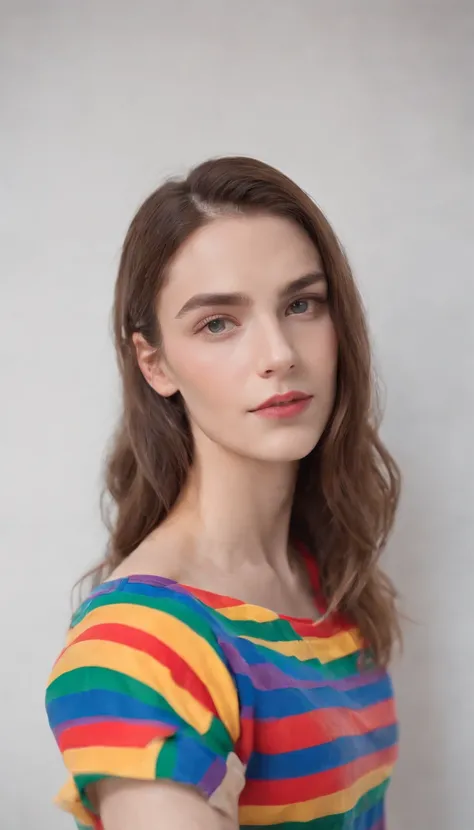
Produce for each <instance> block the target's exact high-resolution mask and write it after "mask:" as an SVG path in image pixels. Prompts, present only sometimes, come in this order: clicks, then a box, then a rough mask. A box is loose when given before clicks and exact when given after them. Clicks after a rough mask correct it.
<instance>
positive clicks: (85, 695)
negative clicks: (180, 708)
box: [47, 689, 182, 729]
mask: <svg viewBox="0 0 474 830" xmlns="http://www.w3.org/2000/svg"><path fill="white" fill-rule="evenodd" d="M47 713H48V719H49V723H50V726H51V729H55V728H56V727H57V726H60V724H61V723H63V722H64V721H73V720H76V719H78V718H92V717H95V718H97V717H113V718H125V719H127V720H148V721H159V722H161V723H169V724H171V725H172V726H174V725H179V724H180V723H182V720H181V719H180V718H179V717H178V715H174V714H173V713H172V712H169V711H167V710H166V709H161V708H159V707H158V706H156V707H155V706H150V705H149V704H148V703H142V702H141V701H140V700H136V699H135V698H132V697H130V696H129V695H127V694H121V693H119V692H111V691H107V690H104V689H89V690H87V691H84V692H77V693H76V694H71V695H65V696H64V697H58V698H55V699H54V700H51V701H50V703H49V704H48V706H47Z"/></svg>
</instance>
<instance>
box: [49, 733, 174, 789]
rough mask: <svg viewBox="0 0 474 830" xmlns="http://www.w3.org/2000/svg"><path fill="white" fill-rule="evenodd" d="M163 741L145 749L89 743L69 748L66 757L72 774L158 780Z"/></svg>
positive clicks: (64, 756)
mask: <svg viewBox="0 0 474 830" xmlns="http://www.w3.org/2000/svg"><path fill="white" fill-rule="evenodd" d="M163 743H164V742H163V741H162V740H156V741H152V742H151V743H149V744H148V746H145V747H141V748H137V747H117V746H89V747H87V748H85V749H66V750H65V752H64V753H63V758H64V763H65V764H66V767H67V768H68V770H69V772H71V773H72V775H87V774H89V773H91V774H93V775H114V776H117V777H119V778H136V779H140V780H142V781H154V780H155V778H156V761H157V758H158V755H159V753H160V750H161V747H162V746H163Z"/></svg>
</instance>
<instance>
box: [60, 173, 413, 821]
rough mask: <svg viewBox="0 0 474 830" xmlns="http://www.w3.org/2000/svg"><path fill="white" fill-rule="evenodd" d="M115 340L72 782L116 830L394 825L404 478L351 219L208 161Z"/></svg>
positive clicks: (145, 249) (149, 260)
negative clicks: (391, 801) (114, 417)
mask: <svg viewBox="0 0 474 830" xmlns="http://www.w3.org/2000/svg"><path fill="white" fill-rule="evenodd" d="M115 338H116V346H117V353H118V360H119V366H120V371H121V377H122V381H123V418H122V420H121V423H120V427H119V429H118V432H117V434H116V436H115V441H114V444H113V447H112V451H111V455H110V458H109V462H108V470H107V489H108V492H109V494H110V496H111V503H112V506H113V508H114V510H113V512H112V514H111V515H112V518H111V523H110V546H109V552H108V556H107V559H106V561H105V562H104V565H103V567H102V568H101V570H100V573H99V575H98V577H97V580H96V582H97V586H98V587H96V588H95V590H93V591H92V593H91V594H90V595H89V597H88V599H87V600H86V601H85V602H84V603H83V604H82V605H81V607H80V608H79V609H78V611H77V612H76V614H75V615H74V617H73V620H72V623H71V627H70V631H69V636H68V642H67V645H66V648H65V649H64V651H63V652H62V653H61V655H60V657H59V658H58V660H57V662H56V665H55V667H54V669H53V673H52V676H51V679H50V683H49V688H48V693H47V707H48V716H49V720H50V724H51V727H52V729H53V731H54V734H55V737H56V739H57V742H58V744H59V747H60V750H61V752H62V753H63V756H64V761H65V764H66V766H67V768H68V770H69V772H70V781H69V784H67V785H66V787H65V788H64V789H63V791H62V792H61V795H60V797H59V801H60V803H61V804H62V806H63V807H64V808H65V809H67V810H69V811H70V812H72V813H73V814H74V816H75V817H76V819H77V822H78V825H79V826H80V827H82V826H84V827H93V828H104V830H155V828H156V830H161V828H166V829H167V830H168V828H170V829H171V830H181V828H183V829H184V828H185V830H191V828H195V830H235V828H237V827H239V826H240V827H246V828H249V827H253V828H257V827H258V828H261V827H279V828H280V829H281V830H283V828H284V830H290V829H291V830H296V828H301V830H303V828H305V830H307V829H308V828H317V829H318V830H329V829H330V830H341V829H342V828H345V830H348V828H353V829H354V830H355V828H357V830H375V828H377V830H380V828H382V827H383V826H384V794H385V791H386V788H387V784H388V781H389V778H390V774H391V770H392V767H393V764H394V761H395V756H396V743H397V727H396V719H395V712H394V704H393V697H392V688H391V684H390V680H389V677H388V675H387V672H386V667H387V664H388V661H389V658H390V655H391V652H392V647H393V645H394V642H395V640H396V639H397V636H398V622H397V613H396V608H395V598H394V597H395V595H394V591H393V589H392V586H391V584H390V582H389V580H388V579H387V578H386V577H384V576H383V575H382V574H381V572H380V571H379V568H378V564H377V563H378V559H379V555H380V552H381V551H382V549H383V547H384V544H385V542H386V539H387V535H388V533H389V531H390V529H391V526H392V523H393V519H394V515H395V510H396V505H397V500H398V490H399V476H398V471H397V467H396V465H395V463H394V461H393V460H392V458H391V456H390V455H389V453H388V452H387V450H386V449H385V448H384V446H383V444H382V443H381V441H380V439H379V438H378V435H377V423H376V420H375V415H374V412H373V390H372V382H371V363H370V350H369V343H368V337H367V332H366V326H365V322H364V316H363V312H362V307H361V302H360V299H359V296H358V293H357V290H356V287H355V285H354V282H353V279H352V276H351V273H350V269H349V266H348V263H347V261H346V259H345V257H344V254H343V252H342V251H341V248H340V247H339V245H338V242H337V240H336V237H335V235H334V233H333V231H332V230H331V228H330V226H329V225H328V223H327V221H326V219H325V218H324V216H323V215H322V214H321V212H320V211H319V209H318V208H317V207H316V206H315V205H314V204H313V202H312V201H311V200H310V198H309V197H308V196H307V195H306V194H305V193H303V192H302V191H301V190H300V189H299V188H298V187H297V186H296V185H295V184H294V183H293V182H291V181H290V180H289V179H287V178H286V177H285V176H284V175H283V174H282V173H280V172H278V171H277V170H274V169H272V168H271V167H269V166H267V165H265V164H262V163H261V162H258V161H254V160H252V159H247V158H221V159H217V160H213V161H208V162H206V163H204V164H202V165H200V166H199V167H197V168H196V169H194V170H193V171H192V172H191V173H190V175H189V176H188V177H187V178H186V179H185V180H183V181H171V182H168V183H166V184H164V185H163V186H162V187H160V188H159V189H158V190H157V191H156V192H155V193H153V194H152V195H151V196H150V197H149V198H148V199H147V200H146V202H145V203H144V204H143V206H142V207H141V208H140V210H139V211H138V213H137V215H136V216H135V218H134V220H133V222H132V224H131V226H130V229H129V231H128V234H127V237H126V240H125V244H124V248H123V253H122V258H121V263H120V269H119V274H118V279H117V285H116V293H115ZM104 579H105V581H103V580H104Z"/></svg>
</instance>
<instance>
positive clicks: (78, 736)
mask: <svg viewBox="0 0 474 830" xmlns="http://www.w3.org/2000/svg"><path fill="white" fill-rule="evenodd" d="M174 732H176V727H173V726H169V724H166V723H137V722H136V721H135V722H130V721H124V720H107V721H103V722H102V723H92V724H79V725H78V726H71V727H70V728H69V729H65V730H64V732H62V734H61V735H60V736H59V738H58V746H59V749H60V750H61V752H64V751H65V750H66V749H82V748H83V747H88V746H116V747H140V748H141V747H145V746H148V744H149V743H150V742H151V741H154V740H156V739H157V738H168V737H169V736H170V735H173V734H174Z"/></svg>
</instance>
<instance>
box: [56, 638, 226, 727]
mask: <svg viewBox="0 0 474 830" xmlns="http://www.w3.org/2000/svg"><path fill="white" fill-rule="evenodd" d="M85 640H104V641H107V642H111V643H120V645H124V646H130V648H134V649H135V650H136V651H142V652H144V653H145V654H148V655H150V657H153V659H154V660H157V661H158V662H159V663H161V665H162V666H166V668H168V669H169V670H170V672H171V675H172V677H173V679H174V681H175V682H176V683H177V684H178V685H179V686H181V687H182V688H185V689H187V691H188V692H189V693H190V694H191V695H192V696H193V697H194V698H195V699H196V700H198V701H199V703H202V705H203V706H205V707H206V708H207V709H208V710H209V711H210V712H212V713H213V714H214V715H217V710H216V707H215V704H214V701H213V699H212V697H211V695H210V694H209V691H208V689H207V687H206V686H205V685H204V683H203V682H202V680H200V678H199V677H198V676H197V674H196V673H195V672H194V671H193V669H192V668H191V667H190V666H189V664H188V663H186V661H185V660H183V658H182V657H180V656H179V654H177V653H176V652H175V651H173V650H172V649H171V648H169V647H168V646H167V645H165V643H163V642H162V641H161V640H159V639H158V637H157V636H155V635H154V634H148V632H146V631H141V630H140V629H138V628H132V627H131V626H129V625H122V624H121V623H100V624H99V625H94V626H92V627H91V628H88V629H87V630H86V631H84V632H83V633H82V634H80V635H79V636H78V637H76V639H75V640H74V641H73V642H74V643H80V642H83V641H85ZM71 645H73V643H71Z"/></svg>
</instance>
